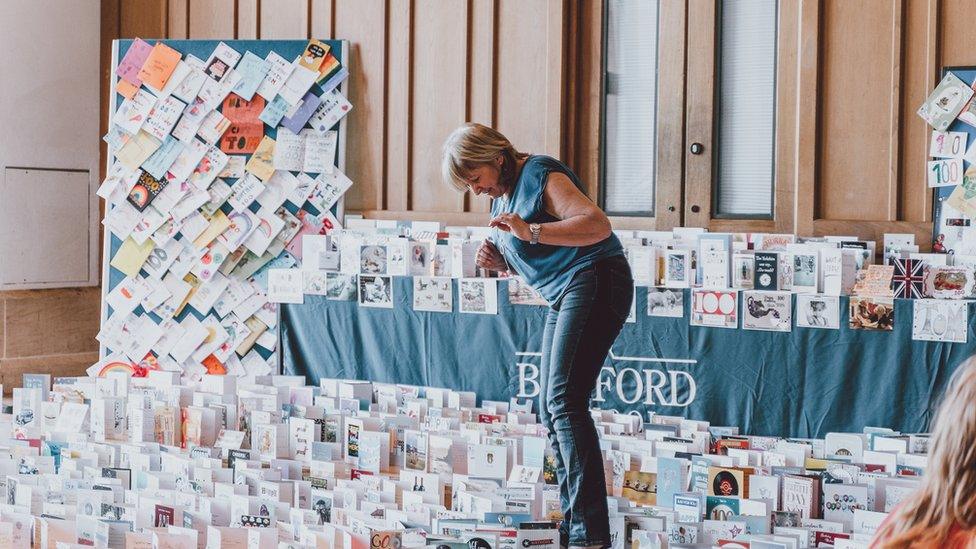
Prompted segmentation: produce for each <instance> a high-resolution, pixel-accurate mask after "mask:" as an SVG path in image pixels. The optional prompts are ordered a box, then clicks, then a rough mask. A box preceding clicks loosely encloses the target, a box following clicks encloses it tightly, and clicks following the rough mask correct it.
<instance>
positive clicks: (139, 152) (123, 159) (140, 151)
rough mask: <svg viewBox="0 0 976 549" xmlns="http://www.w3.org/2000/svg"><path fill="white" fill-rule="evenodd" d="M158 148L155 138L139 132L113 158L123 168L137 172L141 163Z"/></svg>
mask: <svg viewBox="0 0 976 549" xmlns="http://www.w3.org/2000/svg"><path fill="white" fill-rule="evenodd" d="M158 148H159V141H156V138H155V137H153V136H151V135H149V134H148V133H146V132H144V131H142V130H139V133H137V134H136V135H135V137H133V138H132V139H129V140H128V141H127V142H126V143H125V145H122V148H121V149H119V151H118V152H117V153H115V158H117V159H118V160H119V162H120V163H122V165H123V166H125V167H126V168H129V169H130V170H137V169H139V166H142V163H143V162H145V161H146V159H147V158H149V157H150V156H151V155H152V153H154V152H156V149H158Z"/></svg>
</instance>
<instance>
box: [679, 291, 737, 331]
mask: <svg viewBox="0 0 976 549" xmlns="http://www.w3.org/2000/svg"><path fill="white" fill-rule="evenodd" d="M691 325H692V326H711V327H717V328H737V327H738V326H739V292H738V291H736V290H702V289H694V290H692V292H691Z"/></svg>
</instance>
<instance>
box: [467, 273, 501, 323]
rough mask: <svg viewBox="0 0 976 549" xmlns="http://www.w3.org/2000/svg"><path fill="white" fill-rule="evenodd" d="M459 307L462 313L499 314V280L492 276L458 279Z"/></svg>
mask: <svg viewBox="0 0 976 549" xmlns="http://www.w3.org/2000/svg"><path fill="white" fill-rule="evenodd" d="M458 309H459V310H460V311H461V312H462V313H477V314H485V315H493V314H497V313H498V285H497V280H495V279H490V278H462V279H460V280H459V281H458Z"/></svg>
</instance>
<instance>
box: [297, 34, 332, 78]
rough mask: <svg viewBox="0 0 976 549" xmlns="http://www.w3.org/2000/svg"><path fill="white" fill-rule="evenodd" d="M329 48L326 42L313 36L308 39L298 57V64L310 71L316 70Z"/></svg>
mask: <svg viewBox="0 0 976 549" xmlns="http://www.w3.org/2000/svg"><path fill="white" fill-rule="evenodd" d="M330 49H331V48H329V45H328V44H326V43H324V42H321V41H319V40H316V39H314V38H313V39H311V40H309V41H308V45H307V46H305V51H304V52H302V56H301V57H299V58H298V64H299V65H301V66H303V67H305V68H306V69H308V70H310V71H318V70H319V67H321V66H322V61H325V56H326V54H328V53H329V50H330Z"/></svg>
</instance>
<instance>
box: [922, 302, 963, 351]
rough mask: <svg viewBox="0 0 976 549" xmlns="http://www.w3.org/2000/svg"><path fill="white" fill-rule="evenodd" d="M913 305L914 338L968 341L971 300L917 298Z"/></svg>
mask: <svg viewBox="0 0 976 549" xmlns="http://www.w3.org/2000/svg"><path fill="white" fill-rule="evenodd" d="M912 307H913V310H912V339H913V340H916V341H946V342H950V343H966V341H967V339H968V330H969V301H956V300H944V299H924V300H922V299H917V300H914V301H912Z"/></svg>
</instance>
